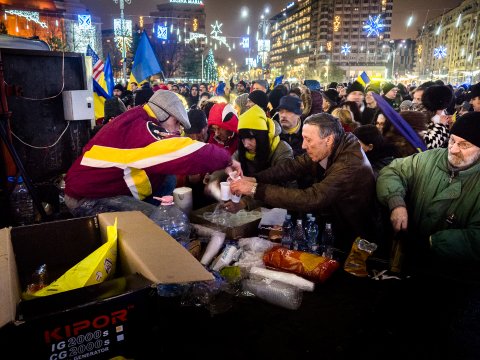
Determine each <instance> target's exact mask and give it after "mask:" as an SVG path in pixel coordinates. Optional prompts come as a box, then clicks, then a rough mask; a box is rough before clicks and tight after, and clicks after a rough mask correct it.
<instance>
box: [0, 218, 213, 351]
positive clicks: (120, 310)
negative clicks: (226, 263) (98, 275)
mask: <svg viewBox="0 0 480 360" xmlns="http://www.w3.org/2000/svg"><path fill="white" fill-rule="evenodd" d="M115 218H117V219H118V258H117V272H116V276H115V278H114V279H112V280H109V281H105V282H103V283H101V284H98V285H93V286H87V287H84V288H81V289H76V290H72V291H67V292H64V293H60V294H56V295H50V296H47V297H44V298H39V299H34V300H28V301H23V300H21V298H20V296H21V292H22V291H23V290H24V289H25V287H26V285H27V283H28V282H29V281H30V276H31V274H32V273H33V271H34V270H35V269H36V268H38V266H40V265H41V264H44V263H46V264H47V267H48V272H49V276H50V280H54V279H56V278H57V277H58V276H60V275H62V274H63V273H64V272H65V271H66V270H68V269H69V268H70V267H71V266H73V265H75V264H76V263H77V262H78V261H80V260H82V259H83V258H85V257H86V256H87V255H88V254H90V253H91V252H92V251H93V250H95V249H96V248H98V247H99V246H100V245H101V244H102V243H104V241H105V240H106V234H105V231H106V227H107V226H108V225H113V223H114V221H115ZM208 280H213V276H212V274H211V273H209V272H208V271H207V270H205V268H204V267H203V266H202V265H201V264H200V263H199V262H198V261H197V260H196V259H195V258H194V257H193V256H192V255H191V254H190V253H189V252H188V251H186V250H185V249H184V248H183V247H182V246H181V245H180V244H179V243H178V242H177V241H176V240H174V239H173V238H171V237H170V236H169V235H168V234H167V233H166V232H164V231H163V230H162V229H161V228H160V227H158V226H157V225H156V224H155V223H154V222H153V221H151V220H150V219H148V218H147V217H146V216H144V215H143V214H142V213H141V212H137V211H132V212H118V213H105V214H99V215H98V216H97V217H87V218H78V219H70V220H63V221H55V222H50V223H43V224H38V225H32V226H24V227H18V228H5V229H0V287H1V289H2V290H1V291H0V327H1V328H0V346H1V348H2V350H3V352H4V353H6V352H7V349H10V352H14V353H15V356H16V357H18V358H25V357H27V358H35V359H52V360H55V359H84V358H88V359H100V358H101V359H104V358H112V357H115V356H126V357H135V358H136V357H137V355H138V351H139V350H142V349H143V350H145V349H147V348H149V349H151V348H152V346H153V347H154V348H155V346H157V344H153V343H151V342H150V343H149V341H150V340H151V339H149V338H148V335H149V333H150V330H149V326H150V324H151V321H152V317H153V316H152V311H153V310H152V304H154V303H157V304H158V299H157V298H156V286H157V285H158V284H169V283H187V282H194V281H208ZM157 342H158V339H157ZM157 348H158V347H157Z"/></svg>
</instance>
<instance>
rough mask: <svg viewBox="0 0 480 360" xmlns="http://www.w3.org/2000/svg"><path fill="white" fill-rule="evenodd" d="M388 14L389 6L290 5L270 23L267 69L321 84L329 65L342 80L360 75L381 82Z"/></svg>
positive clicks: (376, 2)
mask: <svg viewBox="0 0 480 360" xmlns="http://www.w3.org/2000/svg"><path fill="white" fill-rule="evenodd" d="M392 9H393V0H300V1H298V2H292V3H290V4H289V5H288V6H287V7H286V8H285V9H283V10H282V11H281V12H280V13H278V14H277V15H275V16H273V17H272V18H271V19H270V20H271V22H272V31H271V42H272V52H271V57H270V67H271V68H272V71H273V69H277V70H278V71H279V72H284V73H285V72H287V73H288V72H293V73H294V74H295V75H296V77H300V78H302V77H303V78H304V77H311V78H320V77H321V73H322V71H323V68H324V67H325V66H326V65H328V64H329V63H330V64H335V65H336V66H339V67H341V68H342V69H344V71H345V72H346V77H347V79H352V78H354V77H356V76H357V75H358V74H359V73H361V72H362V71H364V70H365V71H367V73H369V75H371V76H374V77H376V76H378V77H381V76H385V69H386V63H387V61H388V58H389V56H390V55H391V49H390V48H389V46H388V44H389V41H390V32H391V19H392ZM277 24H278V25H277ZM385 45H387V46H385ZM342 50H343V51H342ZM292 69H293V71H292ZM273 72H274V71H273ZM302 75H304V76H302ZM320 80H323V79H320Z"/></svg>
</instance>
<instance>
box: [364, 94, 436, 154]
mask: <svg viewBox="0 0 480 360" xmlns="http://www.w3.org/2000/svg"><path fill="white" fill-rule="evenodd" d="M372 95H373V98H374V99H375V101H376V102H377V105H378V107H379V108H380V110H381V111H382V113H383V114H384V115H385V117H386V118H387V119H388V120H390V122H391V123H392V124H393V126H395V129H397V130H398V132H399V133H400V134H402V135H403V137H405V139H407V141H408V142H409V143H410V144H411V145H412V146H413V147H414V148H415V149H416V150H417V151H418V152H422V151H425V150H427V146H426V145H425V142H424V141H423V139H421V138H420V136H419V135H418V134H417V133H416V132H415V130H413V128H412V127H411V126H410V124H409V123H408V122H406V121H405V119H404V118H402V117H401V116H400V114H399V113H397V112H396V111H395V109H394V108H393V107H391V106H390V104H389V103H387V102H386V101H385V99H384V98H383V97H381V96H380V95H378V94H376V93H372Z"/></svg>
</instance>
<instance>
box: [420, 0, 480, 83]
mask: <svg viewBox="0 0 480 360" xmlns="http://www.w3.org/2000/svg"><path fill="white" fill-rule="evenodd" d="M479 16H480V1H479V0H465V1H463V2H462V3H461V4H460V5H459V6H457V7H456V8H453V9H451V10H450V11H448V12H445V13H444V14H443V15H442V16H439V17H436V18H434V19H432V20H430V21H429V22H427V23H426V24H425V26H424V27H423V28H422V29H420V30H419V35H418V37H417V45H416V52H417V58H418V60H417V63H416V72H417V73H418V76H419V78H420V79H421V80H429V79H442V80H443V81H445V82H448V83H453V84H461V83H464V82H467V83H476V82H478V81H479V80H480V32H479V31H478V30H479Z"/></svg>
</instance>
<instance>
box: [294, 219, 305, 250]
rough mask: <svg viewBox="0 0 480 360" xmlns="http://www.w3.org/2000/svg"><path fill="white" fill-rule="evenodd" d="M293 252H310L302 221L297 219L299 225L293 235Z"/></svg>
mask: <svg viewBox="0 0 480 360" xmlns="http://www.w3.org/2000/svg"><path fill="white" fill-rule="evenodd" d="M292 242H293V250H298V251H308V245H307V238H306V237H305V231H304V230H303V225H302V219H297V225H296V226H295V228H294V229H293V235H292Z"/></svg>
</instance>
